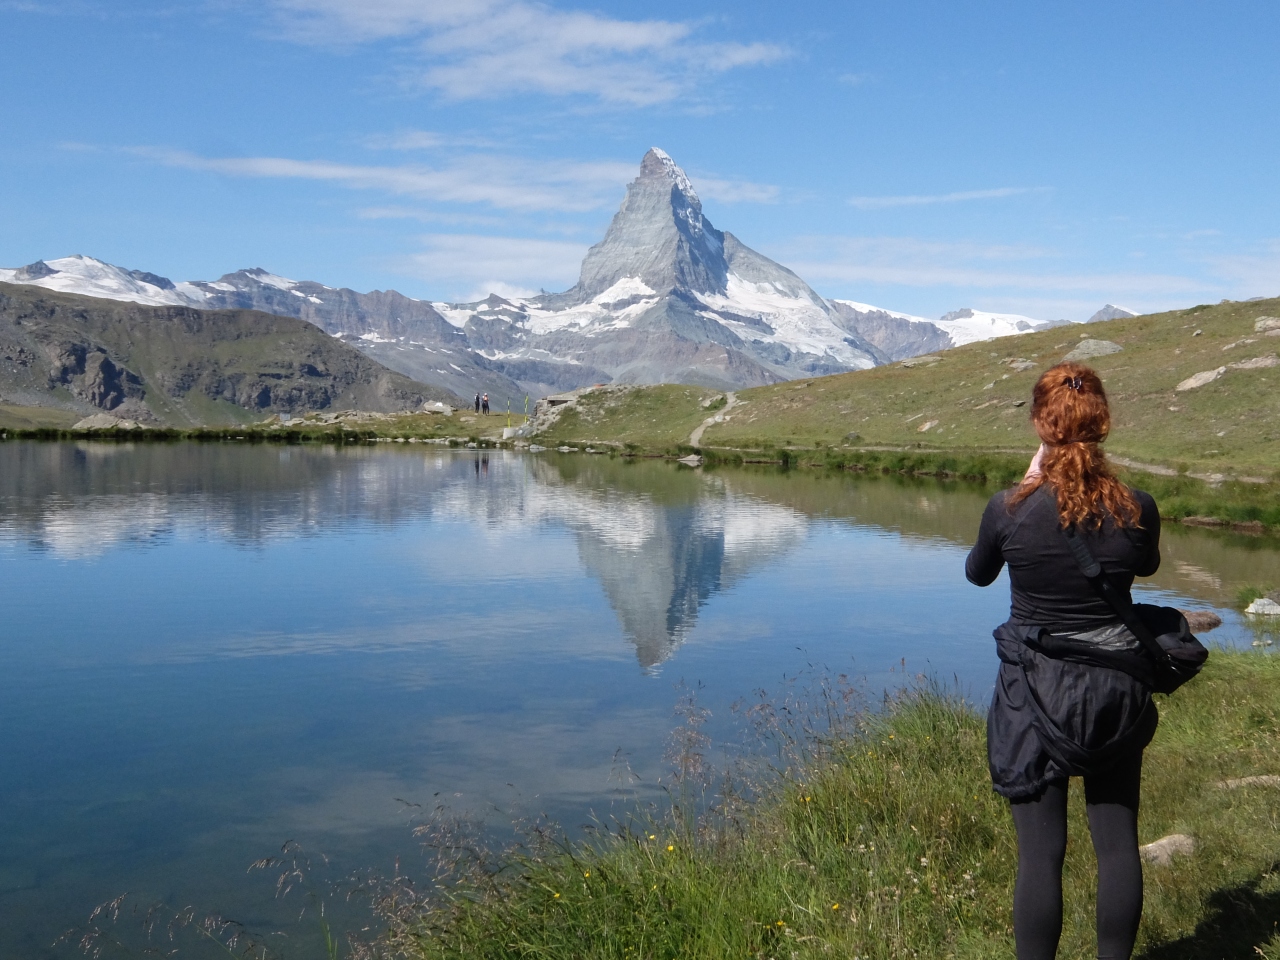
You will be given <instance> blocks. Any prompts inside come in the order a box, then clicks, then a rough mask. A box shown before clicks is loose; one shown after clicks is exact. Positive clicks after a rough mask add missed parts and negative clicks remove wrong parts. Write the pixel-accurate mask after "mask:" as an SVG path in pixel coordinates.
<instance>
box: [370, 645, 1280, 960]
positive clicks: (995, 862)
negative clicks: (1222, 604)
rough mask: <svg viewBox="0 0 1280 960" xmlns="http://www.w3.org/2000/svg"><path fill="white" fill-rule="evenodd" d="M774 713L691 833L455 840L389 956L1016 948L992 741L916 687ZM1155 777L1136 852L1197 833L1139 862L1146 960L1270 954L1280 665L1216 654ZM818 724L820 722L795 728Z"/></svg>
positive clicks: (1074, 826)
mask: <svg viewBox="0 0 1280 960" xmlns="http://www.w3.org/2000/svg"><path fill="white" fill-rule="evenodd" d="M824 689H826V695H825V696H821V697H818V698H816V699H815V700H813V701H811V702H810V703H809V704H808V706H807V708H806V707H805V706H804V705H800V704H789V705H786V704H779V705H776V706H775V708H774V709H773V710H772V711H767V710H765V709H764V707H763V706H762V707H761V708H759V710H758V712H757V714H756V716H757V718H760V717H763V718H764V719H765V723H764V729H765V732H766V742H767V743H768V744H771V745H772V746H773V747H774V748H776V753H775V756H776V762H775V763H774V765H773V768H772V774H771V775H769V776H766V777H764V778H763V779H760V778H755V779H751V778H749V779H748V782H752V783H754V787H753V788H752V789H750V790H744V789H743V788H742V781H736V783H735V784H734V785H732V786H731V787H730V789H729V790H728V791H727V795H728V798H729V799H728V801H727V802H726V803H724V804H722V805H721V806H720V807H718V808H716V809H715V810H714V811H713V812H712V813H710V814H708V815H704V816H703V817H701V818H699V819H698V820H697V821H696V822H694V820H693V818H692V817H691V816H689V815H687V814H685V813H684V812H683V811H685V810H687V809H689V807H688V805H687V804H686V803H685V798H684V795H683V793H682V792H681V791H680V790H679V789H678V788H677V794H676V796H677V800H676V802H675V806H674V810H675V812H674V813H673V814H672V815H671V816H669V817H667V818H665V819H662V820H661V821H637V822H634V823H632V824H630V825H629V826H627V827H624V828H621V829H618V830H616V831H615V832H612V833H610V834H609V835H608V836H607V837H606V838H604V839H602V840H599V841H597V842H595V843H593V844H575V843H568V842H564V841H559V842H557V841H554V840H553V839H550V838H549V837H548V836H547V835H546V834H541V835H535V836H534V837H533V838H531V839H530V841H529V843H528V844H527V845H525V846H524V847H522V848H520V849H518V850H511V851H507V852H506V853H505V854H503V855H502V856H500V857H498V858H497V859H495V860H491V859H488V858H486V857H484V856H477V855H475V853H474V851H475V848H474V847H471V846H467V847H466V848H465V849H466V850H468V851H471V852H470V853H461V852H460V851H461V850H462V849H463V848H462V847H460V846H458V845H457V844H456V843H453V842H452V841H448V840H447V838H446V839H445V840H444V841H443V845H444V846H445V847H447V848H449V849H450V850H451V851H452V852H453V854H454V857H453V859H452V860H451V861H450V863H451V867H452V870H451V872H450V874H449V878H450V879H449V880H448V881H446V882H443V883H442V884H441V886H440V887H438V888H437V889H436V890H434V891H432V892H431V893H429V894H427V895H424V893H423V892H422V891H414V890H412V889H410V888H409V887H407V886H392V887H391V888H390V889H388V891H387V892H386V896H385V898H384V899H383V900H381V901H380V910H381V912H382V913H383V915H384V918H385V919H386V920H387V921H388V923H389V928H388V932H387V933H386V935H385V937H384V939H383V941H382V943H381V946H382V948H383V949H384V950H385V951H386V952H387V953H388V954H389V955H397V956H405V957H416V958H463V957H466V958H535V957H537V958H561V957H575V958H610V960H633V958H640V957H643V958H676V957H681V958H706V960H719V958H726V960H727V958H735V960H740V958H744V957H755V958H795V960H799V958H809V957H813V958H819V957H864V958H890V957H957V958H968V957H973V958H978V957H983V958H989V957H1011V956H1012V937H1011V933H1010V922H1011V919H1010V904H1011V898H1012V884H1013V876H1014V869H1015V863H1016V852H1015V844H1014V838H1013V832H1012V826H1011V823H1010V820H1009V815H1008V811H1007V807H1006V804H1005V802H1004V801H1003V800H1001V799H1000V798H998V797H996V796H995V795H994V794H993V793H992V792H991V789H990V783H989V781H988V778H987V773H986V762H985V749H984V728H983V721H982V719H981V717H980V716H979V714H978V713H977V712H976V711H974V710H973V709H972V708H971V707H968V706H966V705H964V704H963V703H962V702H960V701H958V700H956V699H953V698H950V697H947V696H943V695H940V694H938V693H937V692H931V691H928V690H917V691H916V692H913V693H910V694H907V695H905V696H903V697H901V698H899V699H898V700H896V701H895V702H893V703H891V704H889V705H888V707H887V709H885V710H884V711H881V712H879V713H875V714H871V713H866V712H851V711H850V710H849V709H847V707H846V706H845V702H846V701H845V696H844V695H842V693H841V691H840V690H839V689H830V688H824ZM1161 713H1162V721H1161V726H1160V730H1159V732H1158V733H1157V735H1156V740H1155V742H1154V743H1153V745H1152V746H1151V747H1150V748H1149V750H1148V753H1147V762H1146V765H1145V770H1144V784H1143V804H1144V806H1143V812H1142V817H1141V824H1140V830H1141V835H1142V840H1143V841H1144V842H1146V841H1150V840H1154V839H1156V838H1158V837H1160V836H1162V835H1164V834H1167V833H1171V832H1183V833H1190V834H1192V835H1193V836H1194V837H1195V838H1196V840H1197V843H1198V848H1197V851H1196V853H1195V854H1194V855H1192V856H1190V857H1186V858H1182V859H1180V860H1179V861H1177V862H1176V863H1175V866H1173V867H1158V866H1147V867H1146V871H1145V873H1146V908H1145V911H1144V919H1143V925H1142V930H1141V933H1140V938H1139V953H1140V955H1143V956H1147V957H1152V958H1161V960H1180V958H1187V960H1190V958H1193V957H1194V958H1200V957H1246V956H1263V957H1273V958H1274V957H1280V937H1277V936H1276V921H1277V919H1278V918H1280V875H1277V874H1276V873H1275V872H1274V871H1275V869H1276V867H1277V866H1280V829H1278V827H1280V821H1278V815H1277V804H1276V802H1275V801H1276V799H1277V796H1278V795H1280V794H1277V791H1275V790H1274V789H1272V790H1268V789H1265V788H1255V789H1242V790H1224V789H1220V788H1219V787H1218V786H1216V784H1217V783H1218V782H1219V781H1221V780H1222V779H1224V778H1228V777H1238V776H1246V775H1250V774H1257V773H1280V736H1278V735H1280V659H1277V658H1274V657H1268V656H1265V655H1262V654H1257V653H1226V652H1221V651H1217V652H1215V653H1214V656H1213V658H1212V659H1211V661H1210V665H1209V667H1208V668H1207V669H1206V671H1205V673H1204V675H1203V676H1201V677H1200V678H1199V679H1197V680H1196V681H1195V682H1194V683H1192V684H1190V685H1188V686H1187V687H1184V688H1183V689H1182V690H1181V691H1179V692H1178V693H1177V694H1176V695H1174V696H1173V697H1172V698H1168V699H1165V700H1164V702H1162V704H1161ZM799 717H810V718H814V719H817V720H820V722H818V723H816V724H809V723H804V722H799V721H798V719H797V718H799ZM1079 794H1080V791H1079V789H1078V785H1077V787H1076V789H1074V790H1073V799H1072V806H1071V813H1070V816H1071V823H1070V836H1071V840H1070V844H1069V849H1068V854H1067V864H1066V870H1065V890H1066V894H1065V896H1066V907H1067V911H1066V912H1067V918H1068V919H1067V923H1066V927H1065V930H1064V936H1063V946H1062V949H1061V951H1060V953H1059V956H1061V957H1086V956H1092V955H1093V953H1092V950H1093V927H1092V924H1093V904H1092V900H1093V882H1094V864H1093V857H1092V850H1091V847H1090V844H1089V840H1088V831H1087V826H1086V824H1085V820H1084V815H1083V803H1082V801H1081V798H1080V796H1079Z"/></svg>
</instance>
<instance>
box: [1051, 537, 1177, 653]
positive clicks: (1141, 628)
mask: <svg viewBox="0 0 1280 960" xmlns="http://www.w3.org/2000/svg"><path fill="white" fill-rule="evenodd" d="M1062 535H1063V536H1064V537H1066V538H1067V546H1069V547H1070V548H1071V555H1072V556H1073V557H1075V558H1076V563H1078V564H1079V565H1080V572H1081V573H1083V574H1084V575H1085V579H1087V580H1088V581H1089V583H1091V584H1092V585H1093V588H1094V589H1095V590H1097V591H1098V593H1099V594H1100V595H1101V597H1102V599H1103V600H1105V601H1106V602H1107V606H1109V607H1110V608H1111V609H1112V610H1114V611H1115V612H1116V613H1117V614H1118V615H1119V616H1120V619H1121V620H1123V621H1124V625H1125V626H1126V627H1128V628H1129V632H1130V633H1132V634H1133V635H1134V637H1136V638H1137V640H1138V642H1139V643H1141V644H1142V646H1143V647H1144V648H1145V649H1146V651H1147V653H1149V654H1151V656H1152V657H1154V658H1155V661H1156V663H1158V664H1159V663H1166V662H1167V661H1168V659H1169V655H1168V654H1167V653H1165V652H1164V648H1163V647H1161V646H1160V644H1159V643H1158V642H1156V638H1155V637H1153V636H1152V635H1151V631H1150V630H1148V629H1147V625H1146V624H1145V623H1143V622H1142V620H1141V618H1139V616H1138V611H1137V610H1135V609H1133V601H1132V600H1130V599H1129V597H1127V596H1126V595H1125V594H1124V593H1123V592H1121V591H1120V590H1117V589H1116V585H1115V584H1114V583H1112V582H1111V578H1110V577H1108V576H1107V574H1106V571H1104V570H1103V569H1102V564H1100V563H1099V562H1098V560H1097V558H1096V557H1095V556H1094V555H1093V552H1092V551H1091V550H1090V549H1089V547H1088V545H1087V544H1086V543H1085V542H1084V541H1083V540H1081V539H1080V536H1079V535H1078V534H1077V533H1076V528H1075V526H1074V525H1073V526H1070V527H1067V528H1066V529H1065V530H1063V531H1062Z"/></svg>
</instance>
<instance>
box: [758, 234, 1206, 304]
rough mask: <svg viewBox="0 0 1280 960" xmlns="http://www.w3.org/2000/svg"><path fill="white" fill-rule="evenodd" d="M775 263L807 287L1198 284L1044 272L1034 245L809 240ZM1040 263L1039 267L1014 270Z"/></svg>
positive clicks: (1146, 290)
mask: <svg viewBox="0 0 1280 960" xmlns="http://www.w3.org/2000/svg"><path fill="white" fill-rule="evenodd" d="M790 253H791V254H792V255H791V256H789V257H788V256H786V255H784V256H783V258H782V262H783V263H786V264H787V265H788V266H789V267H791V268H792V269H793V270H795V271H796V272H797V273H799V274H800V275H801V276H802V277H804V278H805V279H806V280H808V281H809V282H811V283H817V284H822V283H848V284H854V283H864V284H885V285H894V286H903V287H916V288H922V287H957V288H969V289H976V290H981V289H986V290H990V291H996V290H1002V289H1003V290H1010V289H1014V290H1033V291H1038V292H1041V293H1045V292H1050V291H1052V292H1055V293H1063V292H1065V293H1075V294H1085V293H1092V294H1096V295H1097V296H1101V297H1102V298H1104V299H1112V300H1114V299H1115V298H1117V297H1121V296H1129V297H1134V298H1141V297H1167V296H1172V295H1177V294H1185V295H1191V294H1199V293H1203V292H1204V291H1205V289H1206V287H1207V286H1208V285H1207V284H1206V283H1205V282H1204V281H1203V280H1200V279H1197V278H1193V277H1187V276H1178V275H1174V274H1167V273H1136V272H1114V273H1108V272H1094V271H1080V272H1076V271H1070V270H1053V269H1044V268H1043V266H1042V264H1043V261H1046V260H1048V261H1051V262H1052V261H1056V260H1058V259H1059V257H1058V256H1056V255H1054V253H1053V251H1049V250H1045V249H1043V248H1039V247H1017V246H1000V245H990V244H970V243H940V242H936V241H921V240H916V239H912V238H909V237H813V238H808V239H807V240H805V241H802V242H799V243H796V244H793V245H792V249H791V251H790ZM1036 261H1039V262H1040V263H1039V264H1037V265H1039V266H1041V268H1040V269H1035V268H1026V267H1024V268H1022V269H1019V268H1018V266H1019V265H1021V264H1027V265H1028V266H1029V265H1030V264H1031V263H1032V262H1036Z"/></svg>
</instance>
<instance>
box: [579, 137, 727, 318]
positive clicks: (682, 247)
mask: <svg viewBox="0 0 1280 960" xmlns="http://www.w3.org/2000/svg"><path fill="white" fill-rule="evenodd" d="M626 280H638V281H640V283H642V284H644V285H645V286H646V287H648V288H649V289H650V290H651V291H653V292H655V293H663V294H666V293H672V292H675V291H685V292H688V293H709V294H723V293H724V292H725V284H726V282H727V280H728V265H727V264H726V263H725V258H724V234H722V233H721V232H720V231H719V230H717V229H716V228H715V227H713V226H712V225H711V224H710V223H708V222H707V219H706V218H705V217H704V216H703V215H702V201H701V200H699V199H698V194H697V193H695V192H694V189H693V184H692V183H690V182H689V178H688V177H687V176H685V173H684V171H683V170H681V169H680V168H679V167H678V166H676V164H675V161H674V160H672V159H671V158H670V157H669V156H667V155H666V154H665V153H663V152H662V151H661V150H659V149H658V148H657V147H654V148H653V149H652V150H650V151H649V152H648V153H646V154H645V155H644V159H643V160H642V161H641V162H640V176H638V177H636V179H635V180H634V181H633V182H632V183H631V185H630V186H628V187H627V196H626V198H625V199H624V200H623V201H622V206H621V208H619V210H618V212H617V214H616V215H615V216H614V218H613V222H612V223H611V224H609V229H608V231H607V232H606V233H605V235H604V239H603V240H601V241H600V242H599V243H597V244H596V245H595V246H594V247H592V248H591V249H590V250H588V251H587V256H586V259H584V260H583V261H582V274H581V277H580V279H579V280H578V284H577V286H575V287H574V288H573V289H572V290H570V291H569V292H568V293H567V294H565V296H566V298H567V299H569V300H577V301H579V302H584V301H586V300H590V299H591V298H592V297H596V296H598V295H600V294H602V293H604V292H605V291H606V290H609V289H610V288H612V287H613V286H614V285H615V284H617V283H619V282H620V281H626Z"/></svg>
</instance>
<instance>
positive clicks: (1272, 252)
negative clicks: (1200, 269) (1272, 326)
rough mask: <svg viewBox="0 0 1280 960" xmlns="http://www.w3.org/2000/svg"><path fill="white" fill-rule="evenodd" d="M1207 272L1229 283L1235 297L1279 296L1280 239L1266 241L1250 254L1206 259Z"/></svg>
mask: <svg viewBox="0 0 1280 960" xmlns="http://www.w3.org/2000/svg"><path fill="white" fill-rule="evenodd" d="M1205 260H1206V262H1207V263H1208V264H1209V267H1210V269H1212V270H1213V271H1214V273H1216V274H1217V275H1218V276H1220V277H1223V278H1225V279H1226V280H1228V281H1230V283H1231V285H1232V288H1233V290H1234V291H1235V296H1237V297H1252V296H1264V297H1274V296H1276V295H1277V294H1280V240H1269V241H1266V242H1264V243H1263V244H1262V245H1261V249H1259V250H1257V251H1256V252H1252V253H1238V254H1226V255H1220V256H1214V257H1206V258H1205Z"/></svg>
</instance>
